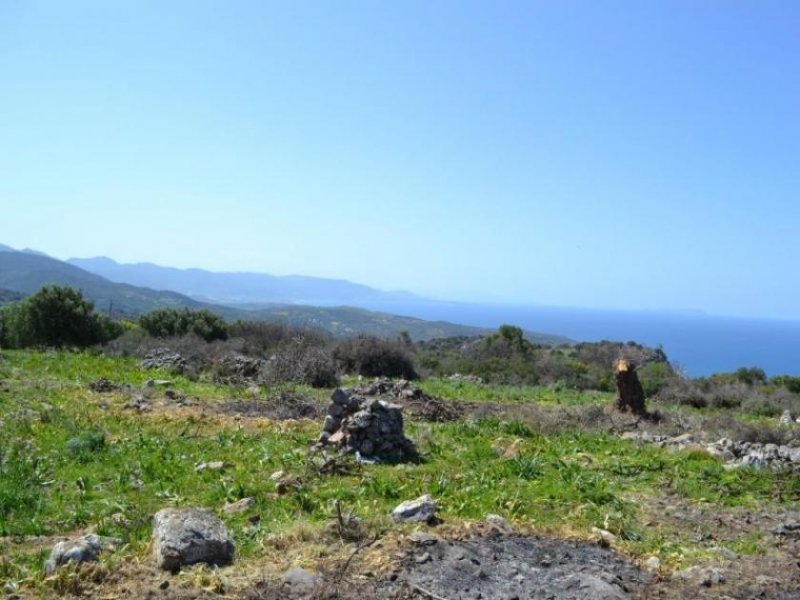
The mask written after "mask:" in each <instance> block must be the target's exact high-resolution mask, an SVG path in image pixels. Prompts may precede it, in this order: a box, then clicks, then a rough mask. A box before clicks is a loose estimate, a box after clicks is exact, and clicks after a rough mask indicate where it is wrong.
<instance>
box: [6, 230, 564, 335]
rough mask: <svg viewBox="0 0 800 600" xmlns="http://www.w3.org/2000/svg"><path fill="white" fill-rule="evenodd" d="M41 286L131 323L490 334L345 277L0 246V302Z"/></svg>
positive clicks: (341, 332)
mask: <svg viewBox="0 0 800 600" xmlns="http://www.w3.org/2000/svg"><path fill="white" fill-rule="evenodd" d="M47 284H58V285H70V286H73V287H76V288H79V289H81V290H82V292H83V294H84V296H85V297H86V298H88V299H90V300H92V301H93V302H94V303H95V306H96V307H97V309H98V310H100V311H102V312H106V313H108V314H111V315H112V316H113V317H115V318H121V317H124V318H136V317H138V316H139V315H141V314H144V313H146V312H149V311H151V310H154V309H156V308H162V307H172V308H183V307H186V308H192V309H200V308H207V309H209V310H212V311H214V312H216V313H218V314H220V315H222V316H223V317H225V318H226V319H228V320H235V319H243V320H269V321H276V320H277V321H282V322H285V323H287V324H289V325H294V326H303V327H315V328H320V329H324V330H326V331H329V332H330V333H332V334H334V335H336V336H350V335H355V334H359V333H367V334H371V335H378V336H383V337H386V336H396V335H398V334H399V333H400V332H401V331H407V332H408V333H409V335H411V337H412V338H413V339H417V340H425V339H433V338H437V337H452V336H477V335H483V334H485V333H487V332H489V331H490V329H489V328H486V327H472V326H467V325H459V324H456V323H451V322H448V321H445V320H429V319H423V318H417V317H412V316H400V315H397V314H392V313H391V312H386V311H384V310H374V309H375V308H380V307H388V308H392V307H403V306H411V305H414V304H415V303H425V302H432V301H428V300H425V299H422V298H418V297H416V296H414V295H413V294H410V293H407V292H384V291H381V290H377V289H374V288H370V287H368V286H364V285H360V284H356V283H352V282H349V281H344V280H334V279H322V278H315V277H303V276H289V277H276V276H272V275H266V274H259V273H214V272H211V271H204V270H202V269H175V268H171V267H161V266H158V265H154V264H150V263H139V264H133V265H125V264H119V263H116V262H115V261H113V260H111V259H109V258H105V257H99V258H91V259H77V258H75V259H70V260H69V261H61V260H57V259H55V258H51V257H49V256H47V255H45V254H43V253H41V252H37V251H35V250H29V249H26V250H24V251H18V250H15V249H13V248H11V247H9V246H6V245H3V244H0V303H2V302H3V300H4V299H5V301H6V302H8V301H12V300H15V299H18V298H19V297H22V296H25V295H29V294H33V293H35V292H36V291H38V290H39V289H40V288H41V287H42V286H43V285H47ZM370 308H373V310H368V309H370ZM528 337H529V338H530V339H532V340H533V341H536V342H538V343H560V342H565V341H568V340H567V339H566V338H563V337H560V336H551V335H547V334H537V333H530V332H529V333H528Z"/></svg>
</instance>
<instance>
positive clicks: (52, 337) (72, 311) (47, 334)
mask: <svg viewBox="0 0 800 600" xmlns="http://www.w3.org/2000/svg"><path fill="white" fill-rule="evenodd" d="M4 313H5V316H4V318H3V321H4V325H3V327H2V328H3V337H4V338H6V341H7V342H8V343H9V345H12V346H17V347H21V348H24V347H27V346H55V347H57V348H61V347H64V346H78V347H86V346H91V345H93V344H101V343H105V342H107V341H109V340H112V339H114V338H115V337H118V336H119V335H121V334H122V327H121V326H120V325H118V324H117V323H115V322H113V321H111V320H110V319H108V318H106V317H104V316H102V315H98V314H97V313H95V312H94V304H93V303H92V302H90V301H88V300H84V298H83V294H82V293H81V292H80V290H76V289H74V288H71V287H68V286H57V285H46V286H44V287H43V288H42V289H41V290H39V291H38V292H37V293H36V294H34V295H33V296H30V297H29V298H26V299H25V300H23V301H22V302H20V303H19V304H18V305H16V306H14V307H11V308H9V309H6V310H5V311H4Z"/></svg>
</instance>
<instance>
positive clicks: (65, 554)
mask: <svg viewBox="0 0 800 600" xmlns="http://www.w3.org/2000/svg"><path fill="white" fill-rule="evenodd" d="M120 544H122V540H118V539H115V538H109V537H103V536H99V535H95V534H93V533H89V534H86V535H83V536H81V537H77V538H72V539H69V540H64V541H61V542H58V543H57V544H56V545H55V546H53V549H52V550H51V551H50V558H48V559H47V561H45V563H44V571H45V573H46V574H47V575H52V574H53V573H54V572H55V571H56V569H57V568H58V567H60V566H61V565H65V564H67V563H68V562H89V561H95V560H97V558H98V555H99V554H100V553H101V552H102V551H103V550H105V549H107V548H114V547H115V546H118V545H120Z"/></svg>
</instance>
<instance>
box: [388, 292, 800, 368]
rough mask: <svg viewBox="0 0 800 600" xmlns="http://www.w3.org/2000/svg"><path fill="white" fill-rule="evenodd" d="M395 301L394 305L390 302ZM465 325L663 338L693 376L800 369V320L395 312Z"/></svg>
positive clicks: (479, 309)
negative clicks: (744, 369) (751, 369)
mask: <svg viewBox="0 0 800 600" xmlns="http://www.w3.org/2000/svg"><path fill="white" fill-rule="evenodd" d="M387 308H388V307H387ZM403 308H405V309H406V310H405V314H408V315H410V316H416V317H419V318H424V319H433V320H444V321H450V322H453V323H461V324H464V325H476V326H482V327H497V326H498V325H501V324H503V323H508V324H512V325H517V326H519V327H522V328H523V329H526V330H529V331H537V332H542V333H554V334H559V335H564V336H567V337H569V338H572V339H573V340H576V341H599V340H614V341H623V342H627V341H629V340H633V341H636V342H639V343H640V344H645V345H647V346H661V347H662V348H663V349H664V351H665V352H666V354H667V357H668V358H669V360H670V362H672V363H673V364H674V365H676V366H677V367H679V368H680V369H681V370H682V372H683V373H685V374H686V375H688V376H691V377H698V376H705V375H710V374H712V373H718V372H727V371H735V370H736V369H738V368H739V367H760V368H762V369H764V371H766V372H767V374H768V375H770V376H774V375H800V321H779V320H767V319H739V318H723V317H713V316H707V315H700V314H681V313H674V314H673V313H657V312H652V313H651V312H627V311H606V310H589V309H574V308H551V307H521V306H504V305H481V304H460V303H443V302H442V303H439V302H431V303H411V304H409V305H407V306H405V307H400V306H395V307H394V308H393V309H392V310H393V312H398V313H399V314H403V313H402V312H400V311H402V310H403Z"/></svg>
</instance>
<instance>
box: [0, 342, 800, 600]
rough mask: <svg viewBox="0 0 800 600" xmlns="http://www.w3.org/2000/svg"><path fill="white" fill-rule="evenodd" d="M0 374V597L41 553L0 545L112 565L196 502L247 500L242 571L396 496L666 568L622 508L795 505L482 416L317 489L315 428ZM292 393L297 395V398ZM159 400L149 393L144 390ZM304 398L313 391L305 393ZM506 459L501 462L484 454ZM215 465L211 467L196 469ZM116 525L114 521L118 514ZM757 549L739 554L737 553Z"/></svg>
mask: <svg viewBox="0 0 800 600" xmlns="http://www.w3.org/2000/svg"><path fill="white" fill-rule="evenodd" d="M3 356H4V359H3V361H2V362H0V382H2V383H0V421H1V422H2V426H1V427H0V536H2V538H3V539H0V555H2V556H3V560H2V561H0V585H4V584H8V585H11V586H19V585H23V586H34V587H35V586H40V585H42V583H41V581H42V558H43V557H42V556H41V555H40V554H39V553H37V552H34V551H26V550H20V549H19V548H18V547H17V546H16V545H14V543H13V542H12V541H11V540H12V539H13V538H21V539H24V537H25V536H39V535H55V534H63V533H68V532H71V531H75V530H81V529H84V528H87V527H94V528H96V530H97V532H98V533H100V534H103V535H111V536H115V537H120V538H122V539H123V541H124V542H125V543H126V546H125V547H124V549H123V550H121V551H120V552H125V553H129V554H130V555H141V554H142V553H143V552H145V549H146V547H147V543H148V540H149V537H150V529H151V517H152V515H153V513H154V512H155V511H156V510H158V509H160V508H163V507H165V506H207V507H211V508H214V509H219V508H221V507H222V505H224V504H225V503H226V502H231V501H235V500H237V499H239V498H243V497H247V496H252V497H254V498H255V499H256V506H255V508H254V509H253V511H252V512H257V513H259V514H260V515H261V520H260V521H259V522H258V523H256V524H251V523H250V522H248V520H247V514H243V515H222V516H223V518H224V520H225V521H226V523H227V524H228V526H229V527H230V529H231V531H232V533H233V535H234V537H235V539H236V542H237V547H238V550H237V551H238V554H239V556H240V558H241V559H242V560H245V561H246V560H258V559H259V557H262V556H263V554H264V552H265V540H268V539H270V536H273V535H275V534H279V533H280V532H281V531H284V530H286V529H287V528H290V527H293V526H295V525H296V523H297V522H303V523H309V524H310V526H311V527H318V528H320V529H321V528H322V527H323V526H324V524H325V523H326V522H327V521H328V520H329V519H330V518H331V516H332V515H333V513H334V505H335V503H336V502H341V503H342V505H343V506H345V507H346V508H347V509H352V510H354V511H355V513H356V514H357V515H359V516H361V517H362V518H364V519H365V520H366V521H367V522H368V523H371V524H372V525H373V527H375V528H377V529H381V528H386V527H391V526H393V525H391V524H390V522H389V520H388V518H387V515H388V513H389V512H390V511H391V509H392V508H393V507H394V506H395V505H396V504H397V503H398V502H400V501H401V500H405V499H409V498H415V497H417V496H419V495H421V494H426V493H427V494H431V495H432V496H434V497H435V498H436V499H437V501H438V503H439V506H440V513H441V516H442V518H443V519H444V520H445V522H446V523H450V524H458V523H461V522H464V521H474V520H479V519H482V518H483V517H484V516H485V515H486V514H487V513H499V514H501V515H503V516H505V517H507V518H509V519H511V520H513V521H515V522H516V523H518V524H519V525H521V526H528V527H533V528H535V529H538V530H541V531H553V532H567V533H569V532H572V533H577V534H582V535H589V533H588V532H589V531H590V529H591V527H602V528H609V529H611V530H612V532H614V533H615V534H617V535H619V536H620V537H621V540H622V543H623V544H624V545H625V547H626V548H627V549H628V551H630V552H631V553H633V554H634V555H641V556H644V555H646V554H649V553H657V554H660V555H662V556H668V555H670V556H671V555H672V553H674V551H675V549H674V547H675V541H674V540H675V536H677V535H678V532H675V534H674V535H672V534H670V533H669V532H667V535H665V533H664V531H663V530H661V529H658V528H655V529H654V528H648V527H646V526H645V525H644V524H643V521H642V509H641V506H640V504H639V502H638V500H637V499H640V498H641V497H642V496H650V497H656V496H659V495H661V494H664V493H668V494H671V495H674V496H675V497H678V498H682V499H685V500H686V501H689V502H692V503H700V502H706V503H712V504H714V505H718V506H720V507H737V506H746V507H756V506H763V505H765V504H767V503H770V502H772V501H773V496H774V489H775V486H776V485H778V486H781V489H782V492H783V496H784V497H785V498H787V501H789V500H788V499H797V498H798V497H800V479H798V477H797V476H796V475H786V476H785V477H782V478H776V476H775V474H774V473H772V472H770V471H758V470H754V469H738V470H731V471H729V470H726V469H724V468H723V466H722V464H721V463H719V462H718V461H716V460H714V459H712V458H710V457H709V456H708V455H706V454H705V453H702V452H692V451H684V452H680V453H671V452H668V451H666V450H663V449H659V448H655V447H648V446H645V447H639V446H636V445H634V444H632V443H631V442H628V441H624V440H621V439H619V438H617V437H614V436H611V435H607V434H604V433H587V432H580V431H575V432H567V433H559V434H555V435H551V436H544V435H540V434H538V433H537V432H536V428H535V427H533V426H531V425H529V424H526V423H522V422H519V421H513V420H512V421H507V420H503V419H499V418H489V419H483V420H478V421H470V420H466V421H458V422H452V423H446V424H429V423H409V424H408V426H407V433H408V435H409V436H410V437H411V438H412V439H415V440H416V441H417V443H418V446H419V449H420V451H421V453H422V456H423V460H422V461H421V462H420V463H418V464H407V465H397V466H388V465H375V466H369V467H363V468H360V469H356V471H355V472H354V474H351V475H343V476H319V475H316V474H315V473H314V470H313V468H312V463H311V462H310V458H309V454H308V447H309V443H310V442H312V441H313V440H314V439H315V438H316V436H317V434H318V432H319V427H320V425H319V423H314V422H310V421H299V422H296V423H293V424H291V425H288V426H279V425H276V424H270V423H268V422H266V421H264V420H251V421H248V420H246V419H242V420H236V419H234V418H231V417H220V416H219V415H218V414H217V413H215V412H214V411H206V412H205V413H204V412H203V411H202V410H200V408H202V405H204V404H208V405H213V404H216V403H219V402H224V401H225V400H226V399H228V398H233V397H237V396H238V395H239V394H240V393H242V392H241V391H240V390H237V389H233V388H226V387H221V386H217V385H213V384H208V383H202V382H192V381H188V380H186V379H184V378H182V377H176V376H174V375H169V374H167V373H161V372H153V371H148V372H142V371H140V370H139V369H138V367H137V365H136V362H135V361H132V360H128V359H110V358H107V357H103V356H97V355H93V354H90V353H79V354H71V353H39V352H4V353H3ZM99 377H108V378H109V379H111V380H113V381H116V382H119V383H129V384H131V385H133V386H134V387H136V388H140V387H141V386H142V385H143V384H144V383H145V382H146V381H147V380H148V379H151V378H156V379H158V378H163V379H170V380H172V381H173V388H174V389H176V390H178V391H180V392H182V393H185V394H187V395H190V396H193V397H197V398H198V399H199V400H198V402H199V404H200V407H196V410H193V411H190V412H189V413H188V414H187V413H180V414H178V413H175V412H174V411H169V410H166V411H162V412H159V411H154V412H153V413H152V414H150V413H144V414H140V413H138V412H136V411H131V410H128V409H123V408H122V404H123V403H124V401H125V398H124V395H123V394H121V393H115V394H96V393H92V392H90V391H88V389H87V387H86V384H87V383H88V382H90V381H93V380H95V379H97V378H99ZM421 386H422V387H423V389H424V390H425V391H426V392H427V393H429V394H432V395H437V396H441V397H445V398H452V399H461V400H469V401H472V402H480V401H487V402H488V401H491V402H501V403H502V402H531V403H542V404H548V405H550V404H564V405H578V404H599V403H604V402H608V401H609V395H604V394H589V393H577V392H570V391H561V392H555V391H552V390H548V389H545V388H537V387H522V388H512V387H510V386H501V387H490V386H483V385H476V384H469V383H463V382H459V383H455V382H451V381H444V380H434V381H425V382H422V383H421ZM305 391H308V390H305ZM156 393H158V392H156ZM317 393H318V394H319V392H317ZM512 445H515V447H516V454H515V455H514V456H511V457H509V458H501V457H500V456H499V454H498V453H502V451H503V450H504V449H506V448H508V447H509V446H512ZM214 460H222V461H224V462H225V463H226V465H227V466H226V468H225V469H224V470H222V471H210V470H206V471H202V472H198V471H196V468H195V467H196V466H197V465H198V464H199V463H201V462H209V461H214ZM277 470H283V471H285V472H286V473H289V474H292V475H296V476H299V477H303V478H304V479H303V480H302V481H301V482H300V484H299V485H298V487H297V488H296V489H295V490H293V491H291V492H290V493H287V494H285V495H282V496H277V495H276V494H275V484H274V483H273V482H271V481H270V479H269V476H270V474H271V473H273V472H275V471H277ZM120 514H121V515H122V517H123V518H119V515H120ZM754 544H755V545H756V546H757V540H755V539H749V538H748V539H747V540H744V541H742V543H741V544H740V546H741V547H740V548H739V549H738V550H739V551H745V550H747V549H748V548H750V547H751V546H753V545H754Z"/></svg>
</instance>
